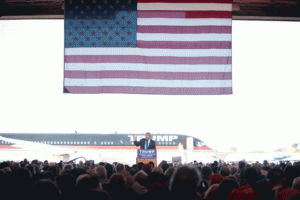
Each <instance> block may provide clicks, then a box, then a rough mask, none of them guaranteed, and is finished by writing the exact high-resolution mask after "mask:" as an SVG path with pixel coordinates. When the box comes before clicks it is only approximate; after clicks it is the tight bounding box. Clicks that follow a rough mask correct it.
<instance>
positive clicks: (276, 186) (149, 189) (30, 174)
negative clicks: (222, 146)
mask: <svg viewBox="0 0 300 200" xmlns="http://www.w3.org/2000/svg"><path fill="white" fill-rule="evenodd" d="M0 189H1V194H2V197H3V198H5V197H7V198H10V199H16V198H29V199H52V200H53V199H82V198H84V199H99V200H121V199H122V200H123V199H130V200H140V199H145V200H148V199H149V200H150V199H151V200H167V199H172V200H174V199H182V200H203V199H206V200H222V199H233V200H242V199H246V200H248V199H249V200H250V199H257V200H283V199H285V200H297V199H300V162H294V163H290V162H281V163H279V164H274V163H268V162H267V161H265V162H264V163H254V164H248V163H246V162H245V161H240V162H238V163H224V162H221V161H215V162H213V163H206V164H204V163H201V162H197V161H194V163H190V164H184V165H178V166H174V165H173V164H172V163H167V162H166V161H162V162H161V163H159V165H158V166H155V165H154V163H152V162H150V163H138V164H135V165H132V166H129V165H125V164H121V163H104V162H100V163H97V164H95V163H93V162H91V161H86V162H80V163H78V164H75V163H63V162H59V163H49V162H48V161H44V162H40V161H38V160H33V161H31V162H29V161H27V160H26V159H25V160H23V161H22V162H13V161H7V162H2V163H0Z"/></svg>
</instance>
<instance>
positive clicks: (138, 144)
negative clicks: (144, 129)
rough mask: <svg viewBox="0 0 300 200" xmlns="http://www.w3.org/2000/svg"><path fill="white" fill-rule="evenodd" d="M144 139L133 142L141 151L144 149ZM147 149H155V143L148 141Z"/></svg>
mask: <svg viewBox="0 0 300 200" xmlns="http://www.w3.org/2000/svg"><path fill="white" fill-rule="evenodd" d="M145 142H146V139H141V140H140V141H134V145H135V146H140V147H141V149H145ZM149 149H156V146H155V141H154V140H151V139H150V143H149Z"/></svg>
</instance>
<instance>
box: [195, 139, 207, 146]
mask: <svg viewBox="0 0 300 200" xmlns="http://www.w3.org/2000/svg"><path fill="white" fill-rule="evenodd" d="M195 146H196V147H206V144H205V143H204V142H202V141H199V140H198V141H195Z"/></svg>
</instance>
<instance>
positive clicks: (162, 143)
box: [131, 142, 176, 145]
mask: <svg viewBox="0 0 300 200" xmlns="http://www.w3.org/2000/svg"><path fill="white" fill-rule="evenodd" d="M131 143H132V144H134V143H133V142H131ZM156 144H159V145H176V142H156Z"/></svg>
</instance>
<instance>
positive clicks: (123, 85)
mask: <svg viewBox="0 0 300 200" xmlns="http://www.w3.org/2000/svg"><path fill="white" fill-rule="evenodd" d="M65 8H66V9H65V66H64V92H65V93H83V94H88V93H90V94H91V93H126V94H167V95H215V94H232V47H231V46H232V45H231V43H232V0H85V1H84V0H66V2H65Z"/></svg>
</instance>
